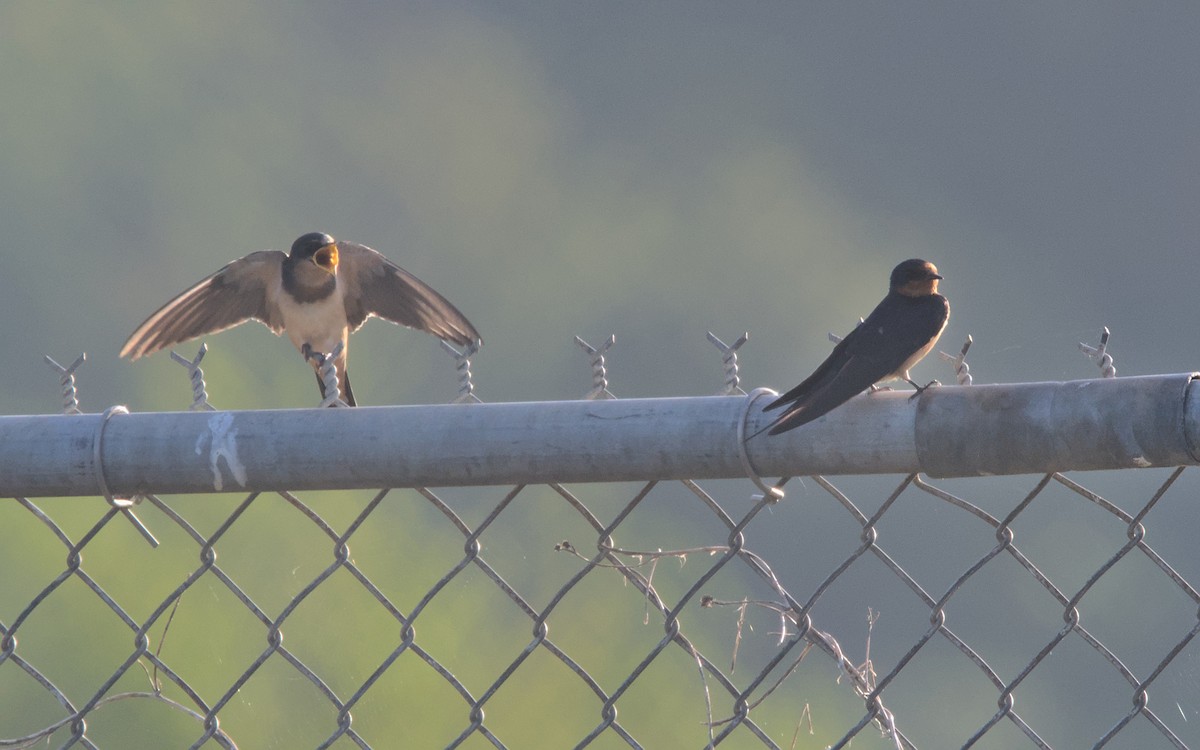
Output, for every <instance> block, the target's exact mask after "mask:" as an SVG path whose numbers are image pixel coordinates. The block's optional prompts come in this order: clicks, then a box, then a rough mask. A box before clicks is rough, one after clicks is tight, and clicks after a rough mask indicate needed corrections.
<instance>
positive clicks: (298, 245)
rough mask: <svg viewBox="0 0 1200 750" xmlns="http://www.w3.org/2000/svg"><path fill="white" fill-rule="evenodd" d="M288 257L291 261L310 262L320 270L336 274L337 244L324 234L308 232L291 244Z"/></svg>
mask: <svg viewBox="0 0 1200 750" xmlns="http://www.w3.org/2000/svg"><path fill="white" fill-rule="evenodd" d="M289 257H290V258H292V259H293V260H311V261H312V262H313V264H315V265H316V266H317V267H318V268H320V269H321V270H323V271H327V272H329V273H331V274H336V273H337V267H338V247H337V242H336V241H335V240H334V239H333V238H332V237H330V236H329V235H327V234H325V233H324V232H309V233H308V234H305V235H302V236H301V237H299V238H298V239H297V240H296V241H295V242H293V243H292V252H291V253H290V254H289Z"/></svg>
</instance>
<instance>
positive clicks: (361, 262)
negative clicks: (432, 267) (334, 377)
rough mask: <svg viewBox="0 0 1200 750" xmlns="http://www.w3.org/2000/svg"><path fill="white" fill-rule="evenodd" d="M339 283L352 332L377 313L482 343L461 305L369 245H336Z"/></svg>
mask: <svg viewBox="0 0 1200 750" xmlns="http://www.w3.org/2000/svg"><path fill="white" fill-rule="evenodd" d="M338 279H339V281H340V282H341V283H343V284H345V299H346V319H347V321H348V322H349V323H350V330H351V331H354V330H357V329H358V327H359V326H361V325H362V324H363V322H364V321H365V320H366V319H367V318H369V317H371V316H372V315H374V316H377V317H380V318H383V319H384V320H389V321H391V322H393V323H399V324H400V325H402V326H408V327H409V328H416V329H417V330H420V331H425V332H427V333H432V334H433V335H434V336H437V337H438V338H441V339H445V340H446V341H450V342H453V343H455V344H459V345H460V346H465V345H466V344H469V343H471V342H473V341H479V340H480V339H479V332H478V331H476V330H475V326H473V325H471V321H469V320H467V318H466V316H465V315H463V314H462V313H461V312H459V311H458V308H457V307H455V306H454V305H452V304H450V302H449V301H448V300H447V299H446V298H445V297H443V296H442V295H440V294H438V293H437V292H436V291H434V289H433V288H432V287H430V286H429V285H428V284H426V283H425V282H423V281H421V280H420V279H418V278H417V277H416V276H413V275H412V274H411V273H409V272H408V271H405V270H404V269H403V268H401V267H400V266H398V265H396V264H395V263H393V262H391V261H390V260H388V259H387V258H386V257H384V256H383V255H381V254H380V253H377V252H376V251H374V250H372V249H371V248H369V247H367V246H366V245H359V244H357V243H354V242H343V241H339V242H338Z"/></svg>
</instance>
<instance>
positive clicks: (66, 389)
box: [42, 352, 87, 414]
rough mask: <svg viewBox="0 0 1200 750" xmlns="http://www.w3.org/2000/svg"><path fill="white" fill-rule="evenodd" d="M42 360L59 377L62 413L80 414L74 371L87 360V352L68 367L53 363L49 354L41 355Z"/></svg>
mask: <svg viewBox="0 0 1200 750" xmlns="http://www.w3.org/2000/svg"><path fill="white" fill-rule="evenodd" d="M42 359H43V360H45V362H46V364H48V365H50V366H51V367H53V368H54V369H55V370H56V371H57V372H58V374H59V376H60V377H61V383H62V405H63V406H62V413H63V414H82V413H83V412H82V411H80V410H79V391H78V390H76V388H75V370H77V369H78V368H79V366H80V365H82V364H83V363H84V362H85V361H86V360H87V352H84V353H83V354H80V355H79V356H78V357H76V358H75V361H74V362H72V363H71V364H70V366H68V367H63V366H62V365H60V364H59V363H57V362H55V361H54V360H53V359H52V358H51V357H50V355H49V354H43V355H42Z"/></svg>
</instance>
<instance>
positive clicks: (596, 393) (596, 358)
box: [575, 334, 617, 400]
mask: <svg viewBox="0 0 1200 750" xmlns="http://www.w3.org/2000/svg"><path fill="white" fill-rule="evenodd" d="M575 343H576V344H579V348H581V349H583V350H584V351H585V352H586V353H587V354H588V355H589V356H590V357H591V358H592V359H591V362H592V390H590V391H588V394H587V395H586V396H584V398H585V399H588V400H592V399H597V398H616V396H615V395H613V392H612V391H610V390H608V368H607V367H605V364H604V355H605V353H607V352H608V350H609V349H611V348H612V346H613V344H615V343H617V336H616V334H612V335H610V336H609V337H608V339H607V340H606V341H605V342H604V343H603V344H601V345H600V348H598V349H597V348H596V347H594V346H592V345H591V344H589V343H588V342H586V341H584V340H583V339H581V338H579V337H578V336H576V337H575Z"/></svg>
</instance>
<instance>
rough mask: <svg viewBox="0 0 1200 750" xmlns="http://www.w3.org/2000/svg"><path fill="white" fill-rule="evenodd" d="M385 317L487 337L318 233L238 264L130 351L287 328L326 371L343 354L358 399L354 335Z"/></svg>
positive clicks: (157, 321) (342, 383)
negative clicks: (241, 330)
mask: <svg viewBox="0 0 1200 750" xmlns="http://www.w3.org/2000/svg"><path fill="white" fill-rule="evenodd" d="M371 316H376V317H380V318H383V319H384V320H387V321H391V322H392V323H398V324H400V325H402V326H407V327H409V328H415V329H417V330H421V331H425V332H427V333H431V334H433V335H434V336H437V337H438V338H440V339H443V340H445V341H449V342H452V343H455V344H458V345H460V346H465V345H467V344H470V343H472V342H480V338H479V333H478V332H477V331H476V330H475V326H473V325H471V323H470V321H468V320H467V319H466V317H465V316H464V315H463V314H462V313H460V312H459V311H458V309H457V308H456V307H455V306H454V305H452V304H450V303H449V302H448V301H447V300H446V298H445V297H443V296H442V295H440V294H438V293H437V292H436V291H434V290H433V289H432V288H431V287H429V285H427V284H425V282H423V281H421V280H420V279H418V278H417V277H416V276H413V275H412V274H411V273H409V272H408V271H405V270H404V269H403V268H401V267H400V266H397V265H396V264H395V263H392V262H391V261H390V260H388V259H387V258H385V257H384V256H383V255H381V254H380V253H378V252H376V251H374V250H372V249H371V248H369V247H367V246H366V245H359V244H356V243H354V242H339V241H336V240H334V239H333V238H332V237H330V236H329V235H327V234H323V233H321V232H313V233H310V234H306V235H304V236H303V237H300V238H299V239H297V240H296V241H295V242H294V243H292V251H291V252H290V253H287V254H285V253H283V252H282V251H280V250H260V251H259V252H255V253H250V254H249V255H247V256H246V257H244V258H241V259H239V260H235V261H232V262H231V263H229V264H228V265H226V266H225V267H224V268H222V269H221V270H219V271H217V272H216V273H214V274H212V275H211V276H209V277H208V278H206V279H204V280H203V281H201V282H199V283H198V284H196V285H195V286H193V287H191V288H190V289H188V290H187V291H185V292H183V293H182V294H180V295H179V296H177V297H175V299H173V300H171V301H170V302H168V303H167V304H165V305H163V306H162V307H161V308H159V310H158V312H156V313H154V314H153V315H151V316H150V317H149V318H147V319H146V322H144V323H142V324H141V325H140V326H138V327H137V330H135V331H134V332H133V334H132V335H131V336H130V337H129V340H128V341H126V342H125V346H123V347H122V348H121V355H120V356H122V357H126V356H128V357H130V358H131V359H137V358H138V357H140V356H142V355H144V354H151V353H152V352H156V351H158V350H159V349H163V348H165V347H168V346H172V345H173V344H178V343H180V342H183V341H187V340H189V339H194V338H196V337H198V336H204V335H206V334H210V333H216V332H217V331H224V330H225V329H227V328H232V327H234V326H236V325H239V324H241V323H244V322H246V321H247V320H257V321H258V322H260V323H262V324H264V325H266V326H267V328H270V329H271V330H272V331H273V332H274V333H275V335H277V336H278V335H279V334H281V333H284V332H286V333H287V335H288V338H289V339H291V340H292V343H293V344H295V345H296V348H297V349H299V350H300V352H301V354H303V355H304V357H305V359H307V360H309V362H310V363H311V364H312V366H313V369H315V370H316V371H317V384H318V385H319V386H320V387H321V397H322V398H324V397H325V395H326V394H325V384H324V383H323V382H322V380H321V374H320V366H321V364H322V362H323V353H329V352H331V351H332V350H333V349H334V347H335V346H337V344H338V343H341V344H342V350H341V353H340V354H339V355H338V357H337V358H336V359H335V360H334V368H335V370H336V371H337V376H338V388H339V389H340V391H341V395H342V399H343V400H345V401H346V403H348V404H349V405H351V406H354V405H355V402H354V392H353V391H352V390H351V389H350V376H349V374H347V372H346V349H347V343H348V339H349V337H350V334H351V333H353V332H354V331H356V330H358V328H359V327H360V326H361V325H362V324H363V323H364V322H365V321H366V319H367V318H369V317H371Z"/></svg>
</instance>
